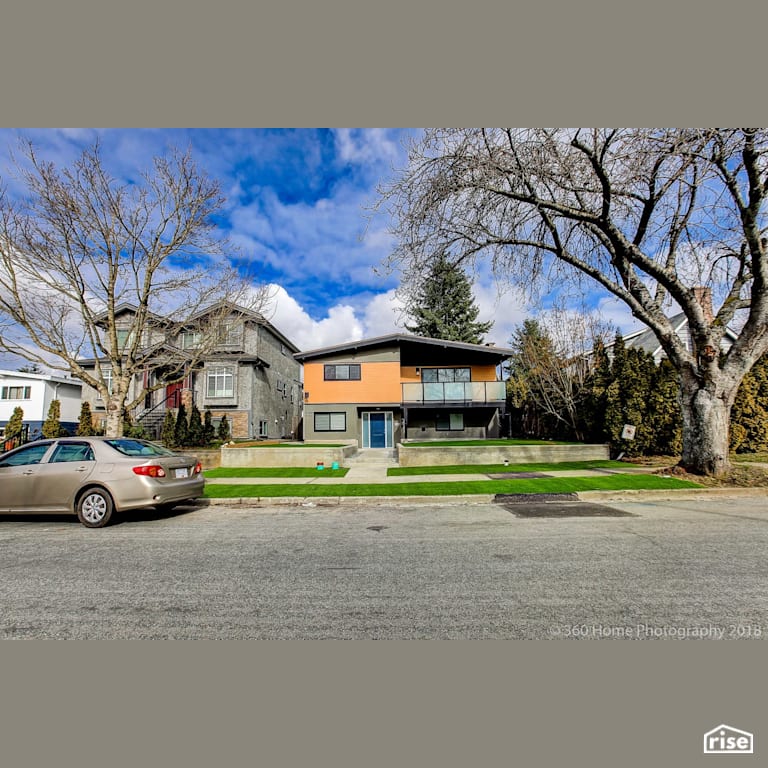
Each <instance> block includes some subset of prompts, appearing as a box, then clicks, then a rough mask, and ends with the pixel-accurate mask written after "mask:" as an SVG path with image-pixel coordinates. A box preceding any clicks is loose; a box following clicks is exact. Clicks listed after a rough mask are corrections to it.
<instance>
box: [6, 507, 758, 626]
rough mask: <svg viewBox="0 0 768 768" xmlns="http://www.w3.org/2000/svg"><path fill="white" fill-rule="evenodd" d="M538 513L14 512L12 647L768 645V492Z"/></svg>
mask: <svg viewBox="0 0 768 768" xmlns="http://www.w3.org/2000/svg"><path fill="white" fill-rule="evenodd" d="M528 507H529V508H528V509H527V510H526V511H527V512H535V513H536V516H532V517H520V516H518V515H517V514H515V512H520V511H523V510H524V507H520V506H517V507H515V506H511V505H509V506H505V505H500V504H487V503H482V504H480V503H477V504H472V503H469V504H467V503H462V502H456V503H445V504H443V503H440V504H436V503H435V504H425V503H420V504H417V505H408V504H406V503H403V504H389V503H386V504H384V503H371V502H370V501H368V502H363V503H360V504H357V503H352V504H345V505H342V506H328V507H325V506H306V507H304V506H299V507H279V506H274V507H256V508H248V507H226V506H210V507H197V508H195V507H188V508H185V509H182V510H180V511H177V512H176V513H173V514H170V515H165V516H160V515H157V514H155V513H153V512H151V511H148V512H145V513H140V514H139V515H135V514H134V515H133V516H131V517H129V516H127V515H126V516H124V517H118V521H117V524H115V525H112V526H110V527H108V528H106V529H103V530H87V529H85V528H83V527H82V526H80V525H79V524H78V523H77V521H76V520H74V519H70V518H53V517H44V518H41V517H36V518H33V517H25V518H12V517H8V516H3V517H0V638H61V639H64V638H66V639H77V638H90V639H101V638H179V639H181V638H227V639H249V638H253V639H273V638H274V639H278V638H304V639H314V638H473V639H485V638H558V639H559V638H579V639H581V638H589V639H606V638H631V639H635V638H638V639H654V638H677V637H686V638H698V637H704V638H708V639H720V638H728V639H737V638H756V637H760V638H765V637H766V636H768V589H767V587H768V557H766V552H767V551H768V546H767V545H768V503H766V501H765V500H763V499H758V498H745V499H738V500H725V499H718V500H713V501H709V500H706V501H705V500H701V499H697V500H695V501H677V502H654V503H645V504H643V503H638V502H622V503H611V504H610V507H611V508H612V509H614V510H618V511H620V512H624V513H627V514H628V515H629V516H621V517H614V516H603V515H604V513H605V512H606V511H610V510H605V509H595V508H593V509H592V510H591V514H590V515H589V516H575V517H574V516H570V515H573V514H574V513H580V512H590V509H589V508H588V507H587V506H583V505H582V506H578V504H576V505H574V504H571V505H562V504H556V503H555V504H552V505H550V506H549V507H540V508H537V509H535V508H533V507H530V505H528ZM563 514H565V516H559V515H563ZM552 515H555V516H552Z"/></svg>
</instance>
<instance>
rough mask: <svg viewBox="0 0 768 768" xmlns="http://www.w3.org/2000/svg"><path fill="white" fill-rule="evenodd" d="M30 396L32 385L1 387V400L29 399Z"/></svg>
mask: <svg viewBox="0 0 768 768" xmlns="http://www.w3.org/2000/svg"><path fill="white" fill-rule="evenodd" d="M31 397H32V387H24V386H13V387H3V389H2V393H0V399H2V400H29V399H30V398H31Z"/></svg>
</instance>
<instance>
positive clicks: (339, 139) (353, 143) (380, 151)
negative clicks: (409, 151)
mask: <svg viewBox="0 0 768 768" xmlns="http://www.w3.org/2000/svg"><path fill="white" fill-rule="evenodd" d="M334 135H335V137H336V148H337V150H338V152H339V157H340V158H341V159H342V160H343V161H344V162H347V163H359V164H364V163H374V162H378V163H380V162H381V161H382V160H384V159H386V160H390V161H394V160H397V159H398V158H399V157H400V155H401V154H402V149H401V148H400V147H399V146H398V145H397V144H396V143H395V142H393V141H392V140H391V139H390V138H389V137H388V136H387V131H386V129H384V128H368V129H352V128H339V129H338V130H336V131H334Z"/></svg>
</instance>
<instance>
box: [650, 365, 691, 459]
mask: <svg viewBox="0 0 768 768" xmlns="http://www.w3.org/2000/svg"><path fill="white" fill-rule="evenodd" d="M679 392H680V383H679V381H678V373H677V371H676V370H675V368H674V366H673V365H672V364H671V363H670V362H669V360H667V359H664V360H662V361H661V363H660V364H659V365H658V366H657V368H656V369H655V371H654V372H653V378H652V381H651V384H650V388H649V391H648V409H647V413H646V420H647V423H648V429H649V433H650V434H649V439H648V444H647V446H646V448H645V452H646V453H648V454H650V455H656V456H660V455H664V456H677V455H679V454H680V451H681V450H682V448H683V416H682V412H681V410H680V403H679V402H678V396H679Z"/></svg>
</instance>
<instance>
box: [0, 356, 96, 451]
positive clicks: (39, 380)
mask: <svg viewBox="0 0 768 768" xmlns="http://www.w3.org/2000/svg"><path fill="white" fill-rule="evenodd" d="M81 391H82V384H81V382H79V381H75V380H74V379H67V378H64V377H59V376H46V375H44V374H39V373H22V372H21V371H3V370H0V430H4V429H5V425H6V424H7V423H8V420H9V419H10V418H11V415H12V414H13V411H14V409H15V408H16V407H18V406H20V407H21V409H22V410H23V411H24V426H25V427H27V428H28V429H29V437H30V438H32V437H35V436H36V434H35V433H38V434H39V433H40V431H41V430H42V427H43V422H44V421H45V420H46V418H47V417H48V409H49V408H50V406H51V401H52V400H58V401H59V402H60V403H61V417H60V421H61V425H62V426H63V427H64V428H65V429H67V430H69V431H70V432H72V433H73V434H74V431H75V430H76V429H77V423H78V421H79V419H80V394H81Z"/></svg>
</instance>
